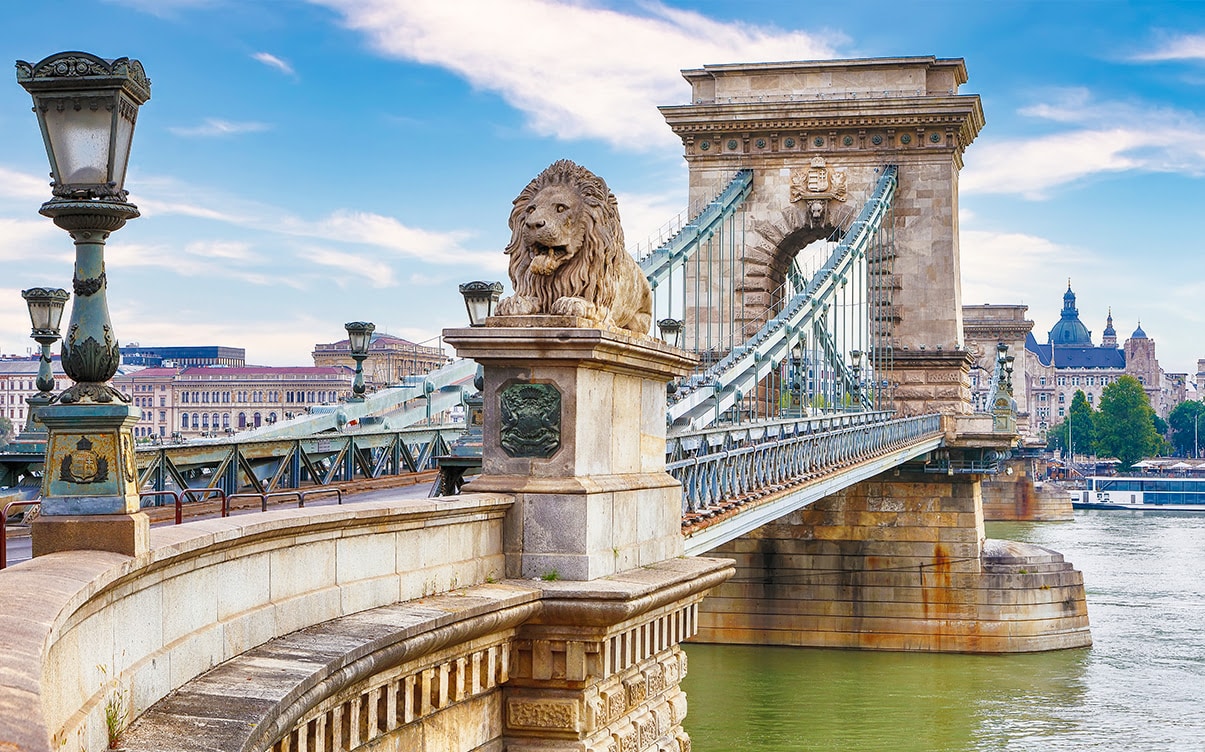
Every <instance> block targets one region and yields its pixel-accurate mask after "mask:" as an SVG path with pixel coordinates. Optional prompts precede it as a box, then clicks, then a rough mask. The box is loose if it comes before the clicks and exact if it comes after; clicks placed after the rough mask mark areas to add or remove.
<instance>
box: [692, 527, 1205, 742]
mask: <svg viewBox="0 0 1205 752" xmlns="http://www.w3.org/2000/svg"><path fill="white" fill-rule="evenodd" d="M987 534H988V536H989V537H992V538H1007V539H1011V540H1018V541H1026V542H1030V543H1036V544H1038V545H1042V546H1047V547H1049V548H1053V549H1055V550H1056V551H1060V552H1061V553H1063V555H1064V556H1065V557H1066V558H1067V560H1068V561H1070V562H1072V563H1073V564H1074V565H1075V567H1076V568H1077V569H1079V570H1080V571H1082V572H1083V573H1084V582H1085V586H1086V589H1087V593H1088V615H1089V619H1090V620H1091V623H1092V637H1093V646H1092V647H1091V648H1084V649H1079V650H1064V651H1057V652H1051V653H1034V654H1022V655H1003V656H995V655H993V656H974V655H932V654H917V653H876V652H858V651H838V650H814V649H800V648H758V647H726V646H715V645H690V646H688V647H687V653H688V655H689V658H690V672H689V675H688V676H687V677H686V680H685V682H684V684H683V686H684V688H685V689H686V692H687V698H688V701H689V714H688V716H687V718H686V722H685V727H686V730H687V731H688V732H689V733H690V736H691V738H692V741H693V749H694V750H695V752H745V751H748V752H752V751H753V750H757V752H779V751H780V750H826V751H828V750H833V751H841V752H855V751H856V752H879V751H882V752H888V751H890V752H963V751H968V752H969V751H972V750H973V751H980V750H1010V751H1011V750H1018V751H1025V752H1060V751H1063V750H1076V751H1078V750H1125V751H1126V752H1180V751H1185V750H1192V751H1193V752H1199V751H1203V750H1205V513H1169V512H1148V513H1137V512H1088V513H1081V512H1077V513H1076V517H1075V521H1074V522H1063V523H1050V522H1047V523H989V524H988V529H987Z"/></svg>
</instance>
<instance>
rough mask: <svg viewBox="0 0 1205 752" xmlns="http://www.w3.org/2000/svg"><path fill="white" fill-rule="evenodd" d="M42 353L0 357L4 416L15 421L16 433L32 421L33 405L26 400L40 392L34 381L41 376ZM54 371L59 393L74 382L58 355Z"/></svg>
mask: <svg viewBox="0 0 1205 752" xmlns="http://www.w3.org/2000/svg"><path fill="white" fill-rule="evenodd" d="M40 364H41V359H40V356H37V355H34V356H30V357H21V358H8V357H5V358H3V359H0V416H3V417H5V418H8V419H9V420H11V421H12V423H13V435H16V434H19V433H21V432H22V431H24V430H25V424H26V423H27V422H28V421H29V405H28V404H27V403H26V400H27V399H29V398H30V397H32V396H33V395H35V394H37V393H38V388H37V386H35V385H34V381H35V380H37V378H38V366H39V365H40ZM50 369H51V372H52V373H53V374H54V391H55V392H56V393H57V392H59V391H62V390H63V389H66V388H67V387H69V386H71V380H70V379H68V378H67V375H66V374H65V373H63V364H62V363H61V362H60V361H59V358H58V356H55V357H54V358H53V359H52V361H51V364H50Z"/></svg>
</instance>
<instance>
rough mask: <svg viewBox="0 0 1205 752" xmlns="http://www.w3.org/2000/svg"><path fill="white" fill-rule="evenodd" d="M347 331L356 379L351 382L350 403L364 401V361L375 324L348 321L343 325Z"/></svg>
mask: <svg viewBox="0 0 1205 752" xmlns="http://www.w3.org/2000/svg"><path fill="white" fill-rule="evenodd" d="M343 328H344V329H346V330H347V345H348V348H349V349H350V350H351V357H352V360H354V361H356V377H355V379H354V380H352V382H351V401H353V402H362V401H363V400H364V360H365V358H367V357H368V346H369V344H370V343H371V342H372V333H373V332H374V331H376V328H377V326H376V324H373V323H372V322H370V321H349V322H348V323H346V324H344V325H343Z"/></svg>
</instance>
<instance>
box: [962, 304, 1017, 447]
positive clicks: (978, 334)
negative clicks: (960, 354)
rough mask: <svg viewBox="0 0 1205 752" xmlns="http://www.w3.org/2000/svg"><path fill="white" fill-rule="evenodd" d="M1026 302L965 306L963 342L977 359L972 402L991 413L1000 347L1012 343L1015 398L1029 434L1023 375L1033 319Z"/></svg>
mask: <svg viewBox="0 0 1205 752" xmlns="http://www.w3.org/2000/svg"><path fill="white" fill-rule="evenodd" d="M1028 310H1029V306H1025V305H968V306H963V307H962V332H963V341H964V342H965V343H966V348H967V351H968V352H970V353H971V356H972V357H973V358H974V359H975V360H974V363H973V364H972V365H971V373H970V378H971V404H972V405H973V406H974V408H975V410H977V411H979V412H990V407H989V406H988V404H987V400H988V394H989V393H990V392H991V388H992V374H993V373H994V371H995V368H996V346H997V345H998V344H999V343H1001V342H1003V343H1004V344H1006V345H1008V354H1010V355H1012V356H1013V358H1014V360H1013V399H1014V400H1015V401H1016V403H1017V430H1018V431H1019V432H1020V433H1021V435H1022V436H1027V435H1028V434H1029V433H1030V430H1029V419H1030V414H1029V405H1028V397H1029V392H1028V386H1027V384H1026V383H1025V379H1024V378H1022V374H1021V373H1019V371H1021V369H1022V368H1023V367H1024V362H1023V361H1024V359H1025V355H1024V353H1025V342H1026V340H1027V339H1029V338H1030V337H1031V336H1032V335H1031V334H1030V332H1031V331H1033V322H1032V321H1030V320H1028V319H1026V318H1025V314H1026V312H1027V311H1028Z"/></svg>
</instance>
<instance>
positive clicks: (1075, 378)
mask: <svg viewBox="0 0 1205 752" xmlns="http://www.w3.org/2000/svg"><path fill="white" fill-rule="evenodd" d="M1071 386H1079V376H1072V377H1071Z"/></svg>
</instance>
